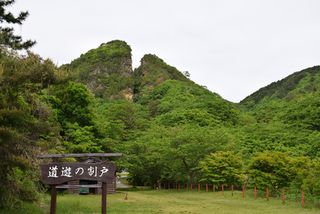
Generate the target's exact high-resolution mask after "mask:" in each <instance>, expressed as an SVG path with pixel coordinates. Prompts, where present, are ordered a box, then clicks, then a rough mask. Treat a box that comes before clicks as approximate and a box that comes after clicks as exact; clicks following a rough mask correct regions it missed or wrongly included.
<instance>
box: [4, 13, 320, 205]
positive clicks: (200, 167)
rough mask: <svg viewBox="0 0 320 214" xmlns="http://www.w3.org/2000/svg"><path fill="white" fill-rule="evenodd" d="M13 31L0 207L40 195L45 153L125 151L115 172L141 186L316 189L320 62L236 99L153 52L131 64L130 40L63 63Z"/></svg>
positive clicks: (319, 187)
mask: <svg viewBox="0 0 320 214" xmlns="http://www.w3.org/2000/svg"><path fill="white" fill-rule="evenodd" d="M25 17H26V15H23V14H22V19H21V20H20V22H21V21H23V20H24V18H25ZM18 19H19V17H18ZM0 30H1V29H0ZM7 31H8V30H7ZM7 31H4V32H2V34H3V35H6V36H8V38H7V39H6V40H3V39H2V40H1V44H2V45H1V52H0V88H1V91H0V98H1V99H0V207H8V206H16V205H17V204H18V202H19V201H25V200H29V201H36V200H37V198H38V196H39V192H41V191H43V190H45V187H44V186H43V185H41V184H40V182H39V173H38V167H39V162H38V159H37V158H36V156H37V155H39V154H42V153H88V152H92V153H93V152H121V153H123V154H124V156H123V157H122V158H120V159H117V160H115V161H116V162H117V166H118V170H119V171H127V172H129V176H130V182H131V184H133V185H148V186H154V185H159V184H160V183H166V182H178V181H179V182H189V183H198V182H210V183H212V184H216V185H221V184H225V185H239V186H240V185H242V184H245V185H247V186H248V187H250V186H251V187H252V186H254V185H258V186H260V187H261V188H264V187H269V188H270V190H271V192H272V193H273V194H277V193H278V192H279V191H280V190H281V189H283V188H285V189H288V190H290V191H292V193H295V192H296V191H300V189H304V190H305V191H306V192H308V193H309V194H310V195H313V196H314V197H319V196H320V183H319V179H318V178H319V176H320V161H319V156H320V132H319V131H320V91H319V89H320V67H313V68H309V69H306V70H303V71H300V72H297V73H294V74H292V75H290V76H288V77H287V78H285V79H283V80H280V81H278V82H275V83H272V84H271V85H269V86H266V87H264V88H262V89H260V90H258V91H257V92H255V93H254V94H252V95H250V96H249V97H247V98H246V99H244V100H243V101H241V102H240V103H239V104H234V103H231V102H229V101H227V100H224V99H223V98H222V97H220V96H219V95H218V94H216V93H213V92H211V91H208V90H207V89H206V88H204V87H202V86H199V85H197V84H196V83H194V82H193V81H191V80H190V79H189V75H186V76H185V75H184V74H183V73H181V72H180V71H179V70H178V69H177V68H175V67H173V66H170V65H168V64H166V63H165V62H164V61H163V60H162V59H161V58H159V57H158V56H155V55H152V54H147V55H145V56H144V57H143V58H142V59H141V64H140V66H139V67H138V68H136V69H134V70H133V68H132V59H131V47H130V46H129V45H128V44H127V43H126V42H124V41H120V40H115V41H110V42H107V43H103V44H101V45H100V46H99V47H97V48H95V49H92V50H89V51H88V52H87V53H83V54H81V55H80V57H79V58H77V59H74V60H73V61H72V62H70V63H69V64H65V65H62V66H60V67H57V66H56V65H54V64H53V63H52V61H51V60H49V59H42V58H41V57H40V56H38V55H36V54H33V53H31V52H27V54H26V55H21V54H19V52H17V50H20V49H28V47H31V46H32V45H33V44H34V42H32V41H27V42H25V43H23V42H22V40H21V38H20V39H19V38H17V37H11V40H10V35H7V34H5V33H6V32H7ZM1 38H4V37H1ZM14 39H18V40H14ZM64 161H73V160H72V159H71V160H70V159H69V160H64ZM311 169H312V170H311Z"/></svg>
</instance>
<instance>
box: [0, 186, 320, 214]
mask: <svg viewBox="0 0 320 214" xmlns="http://www.w3.org/2000/svg"><path fill="white" fill-rule="evenodd" d="M125 193H126V192H120V193H116V194H112V195H108V213H111V214H113V213H117V214H126V213H128V214H129V213H130V214H134V213H137V214H140V213H141V214H152V213H154V214H155V213H189V214H191V213H197V214H202V213H209V214H211V213H219V214H220V213H222V214H224V213H225V214H227V213H239V214H244V213H246V214H251V213H252V214H259V213H265V214H291V213H292V214H303V213H305V214H307V213H308V214H309V213H310V214H312V213H320V209H319V208H314V207H313V208H312V207H311V206H306V208H301V205H300V203H299V202H287V203H286V204H285V205H283V204H282V203H281V200H279V199H272V198H271V199H270V200H269V201H266V200H265V199H262V198H260V199H257V200H254V199H253V198H251V197H247V198H245V199H243V198H242V195H241V192H235V194H234V196H233V197H232V196H231V193H230V192H225V194H224V195H222V194H221V192H216V193H212V192H211V193H205V192H201V193H198V192H175V191H166V190H161V191H157V190H153V191H151V190H146V191H130V192H128V200H124V197H125ZM48 204H49V196H46V198H45V200H44V201H43V203H42V209H43V210H45V212H44V213H48V212H47V211H48V210H49V207H48V206H49V205H48ZM0 213H6V212H0ZM10 213H32V214H34V213H43V212H41V211H40V210H36V209H34V208H32V209H31V207H26V208H25V210H24V211H23V212H21V210H20V211H17V212H10ZM57 213H58V214H88V213H89V214H93V213H97V214H98V213H101V197H100V196H99V195H69V194H68V195H59V196H58V207H57Z"/></svg>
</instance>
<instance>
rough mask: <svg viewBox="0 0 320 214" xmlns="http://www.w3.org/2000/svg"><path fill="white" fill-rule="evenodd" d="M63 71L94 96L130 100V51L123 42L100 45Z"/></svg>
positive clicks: (131, 84) (131, 83)
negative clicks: (126, 98) (84, 86)
mask: <svg viewBox="0 0 320 214" xmlns="http://www.w3.org/2000/svg"><path fill="white" fill-rule="evenodd" d="M63 67H64V68H65V69H71V70H72V72H74V73H75V75H76V79H77V80H78V81H80V82H82V83H84V84H86V85H87V87H88V88H89V89H90V90H91V91H92V92H93V93H94V94H95V95H96V96H99V97H104V98H123V97H128V98H130V97H132V95H130V93H132V86H133V82H132V59H131V48H130V46H129V45H128V44H127V43H126V42H124V41H120V40H114V41H111V42H108V43H103V44H101V45H100V46H99V47H98V48H96V49H92V50H89V51H88V52H87V53H85V54H82V55H81V56H80V57H79V58H77V59H75V60H73V61H72V62H71V63H70V64H67V65H63Z"/></svg>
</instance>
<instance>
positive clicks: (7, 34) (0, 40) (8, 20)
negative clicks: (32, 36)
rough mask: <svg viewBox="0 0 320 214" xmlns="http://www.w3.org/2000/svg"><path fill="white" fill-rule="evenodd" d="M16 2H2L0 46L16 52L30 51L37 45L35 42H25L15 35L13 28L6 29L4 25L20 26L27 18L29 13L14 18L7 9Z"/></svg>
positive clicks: (11, 0) (25, 12)
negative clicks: (29, 49)
mask: <svg viewBox="0 0 320 214" xmlns="http://www.w3.org/2000/svg"><path fill="white" fill-rule="evenodd" d="M14 2H15V0H0V24H1V26H0V46H1V48H11V49H14V50H22V49H28V48H30V47H32V46H33V45H34V44H35V41H32V40H27V41H23V40H22V37H21V36H17V35H15V34H14V29H13V28H12V27H4V26H3V24H7V25H8V24H9V25H12V24H19V25H21V24H22V22H23V21H24V20H25V19H26V18H27V16H28V15H29V13H28V12H27V11H23V12H20V13H19V15H18V16H14V15H13V14H12V13H11V12H8V11H7V10H6V7H8V6H11V5H12V4H13V3H14Z"/></svg>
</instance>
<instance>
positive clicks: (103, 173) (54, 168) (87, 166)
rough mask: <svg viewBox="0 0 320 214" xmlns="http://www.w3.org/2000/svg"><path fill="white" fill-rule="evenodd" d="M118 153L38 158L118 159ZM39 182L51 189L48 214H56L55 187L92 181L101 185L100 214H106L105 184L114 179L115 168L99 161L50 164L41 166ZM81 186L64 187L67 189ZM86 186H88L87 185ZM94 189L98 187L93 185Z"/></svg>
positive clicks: (44, 156) (52, 155)
mask: <svg viewBox="0 0 320 214" xmlns="http://www.w3.org/2000/svg"><path fill="white" fill-rule="evenodd" d="M118 156H122V154H120V153H90V154H51V155H41V156H39V158H65V157H76V158H80V157H118ZM40 168H41V181H42V182H43V183H44V184H48V185H50V187H51V203H50V214H56V206H57V186H58V185H61V184H63V183H65V182H68V181H73V180H80V179H82V180H93V181H100V182H101V183H102V185H101V188H102V193H101V213H102V214H106V213H107V184H108V183H111V181H112V180H113V179H115V173H116V166H115V164H114V163H112V162H105V161H100V162H97V163H81V162H67V163H60V162H59V163H50V164H41V165H40ZM74 186H80V187H81V186H82V185H64V186H63V187H66V188H69V187H74ZM87 186H88V185H87ZM95 187H99V186H97V185H95Z"/></svg>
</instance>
